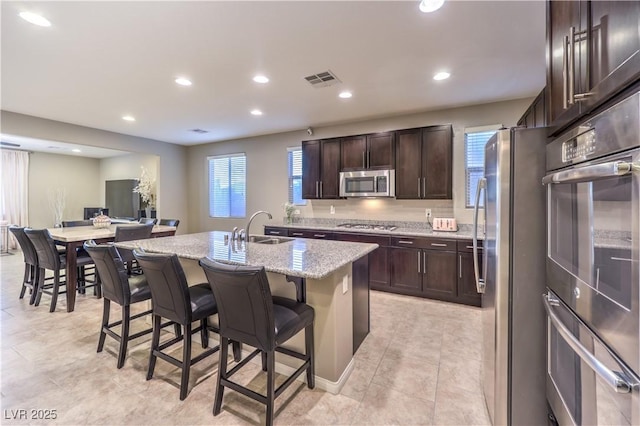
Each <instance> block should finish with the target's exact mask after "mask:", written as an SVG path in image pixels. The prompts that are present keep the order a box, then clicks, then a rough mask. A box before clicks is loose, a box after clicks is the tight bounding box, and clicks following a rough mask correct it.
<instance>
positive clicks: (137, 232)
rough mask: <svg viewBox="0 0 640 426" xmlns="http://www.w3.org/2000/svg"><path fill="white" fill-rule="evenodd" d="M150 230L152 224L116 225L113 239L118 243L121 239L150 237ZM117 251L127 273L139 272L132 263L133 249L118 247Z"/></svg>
mask: <svg viewBox="0 0 640 426" xmlns="http://www.w3.org/2000/svg"><path fill="white" fill-rule="evenodd" d="M151 232H153V224H147V225H126V226H116V235H115V237H114V238H113V241H114V242H115V243H118V242H121V241H133V240H145V239H147V238H151ZM118 252H119V253H120V257H121V258H122V261H123V262H124V263H125V265H126V267H127V273H128V274H129V275H131V274H133V273H139V272H140V269H139V268H134V265H133V264H134V262H135V260H136V259H135V257H134V256H133V250H129V249H124V248H118Z"/></svg>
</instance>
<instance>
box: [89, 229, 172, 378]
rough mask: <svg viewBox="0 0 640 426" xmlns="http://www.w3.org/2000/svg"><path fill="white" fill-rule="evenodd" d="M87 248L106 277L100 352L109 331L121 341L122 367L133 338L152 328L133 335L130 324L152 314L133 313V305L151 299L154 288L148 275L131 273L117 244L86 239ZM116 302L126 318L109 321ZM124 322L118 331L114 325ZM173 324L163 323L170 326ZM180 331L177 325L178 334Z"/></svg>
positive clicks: (119, 366)
mask: <svg viewBox="0 0 640 426" xmlns="http://www.w3.org/2000/svg"><path fill="white" fill-rule="evenodd" d="M84 249H85V250H86V251H87V253H89V256H91V259H93V262H94V263H95V265H96V268H97V269H98V273H99V274H100V276H101V277H103V278H102V286H103V292H104V309H103V311H102V325H101V326H100V337H99V339H98V351H97V352H102V348H103V347H104V340H105V338H106V336H107V334H108V335H109V336H111V337H113V338H114V339H116V340H117V341H118V342H119V343H120V349H119V351H118V364H117V366H118V368H122V366H123V365H124V360H125V357H126V355H127V343H128V342H129V341H130V340H133V339H137V338H138V337H141V336H144V335H145V334H149V333H151V332H152V331H153V329H152V328H148V329H146V330H142V331H140V332H138V333H135V334H132V335H129V324H130V322H131V320H134V319H136V318H140V317H142V316H145V315H149V314H151V312H152V310H151V309H149V310H147V311H144V312H141V313H139V314H136V315H134V316H131V305H132V304H134V303H139V302H144V301H145V300H151V290H150V289H149V284H148V283H147V278H146V277H145V276H144V275H133V276H129V275H127V270H126V269H125V267H124V263H123V262H122V259H121V258H120V254H119V253H118V250H116V248H115V247H114V246H113V244H102V245H98V244H96V243H95V241H93V240H90V241H85V243H84ZM112 301H113V302H115V303H117V304H118V305H120V306H121V307H122V319H121V320H119V321H115V322H112V323H109V313H110V311H111V302H112ZM121 324H122V328H121V332H120V335H118V334H116V333H115V332H114V331H113V330H112V328H113V327H115V326H118V325H121ZM169 324H171V323H166V324H163V325H162V326H163V327H164V326H167V325H169ZM179 332H180V329H179V327H177V330H176V333H177V334H176V335H178V334H179Z"/></svg>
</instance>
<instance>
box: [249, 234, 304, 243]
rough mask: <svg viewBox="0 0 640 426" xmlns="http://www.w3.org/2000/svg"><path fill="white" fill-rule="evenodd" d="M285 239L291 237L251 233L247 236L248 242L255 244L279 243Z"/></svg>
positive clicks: (287, 239) (284, 241)
mask: <svg viewBox="0 0 640 426" xmlns="http://www.w3.org/2000/svg"><path fill="white" fill-rule="evenodd" d="M287 241H293V238H287V237H274V236H273V235H251V236H250V237H249V242H250V243H256V244H281V243H286V242H287Z"/></svg>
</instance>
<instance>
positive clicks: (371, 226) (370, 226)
mask: <svg viewBox="0 0 640 426" xmlns="http://www.w3.org/2000/svg"><path fill="white" fill-rule="evenodd" d="M338 228H349V229H374V230H376V231H393V230H394V229H396V228H397V226H392V225H380V224H369V223H341V224H340V225H338Z"/></svg>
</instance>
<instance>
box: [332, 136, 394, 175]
mask: <svg viewBox="0 0 640 426" xmlns="http://www.w3.org/2000/svg"><path fill="white" fill-rule="evenodd" d="M394 142H395V140H394V132H384V133H373V134H370V135H361V136H349V137H345V138H343V139H342V150H341V154H342V155H341V167H340V169H341V170H342V171H352V170H368V169H371V170H375V169H393V168H394V167H395V149H394Z"/></svg>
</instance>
